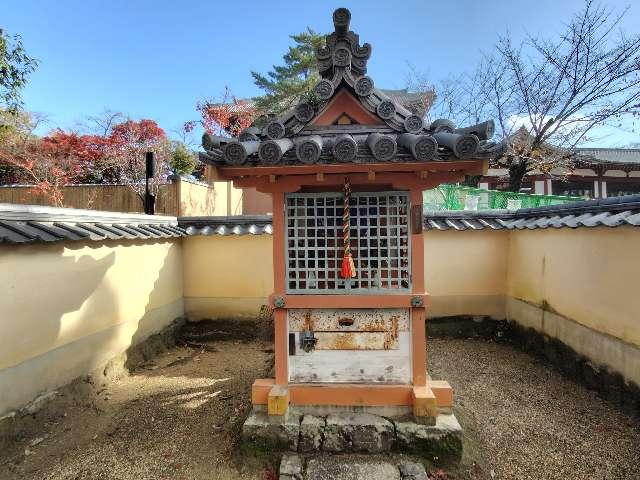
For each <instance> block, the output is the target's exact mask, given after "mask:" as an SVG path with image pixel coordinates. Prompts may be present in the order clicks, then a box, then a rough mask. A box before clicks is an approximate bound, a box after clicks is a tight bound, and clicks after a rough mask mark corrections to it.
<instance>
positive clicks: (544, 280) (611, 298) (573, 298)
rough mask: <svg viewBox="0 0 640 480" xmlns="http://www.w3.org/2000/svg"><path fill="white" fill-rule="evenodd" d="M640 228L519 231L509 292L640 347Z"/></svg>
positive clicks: (513, 238)
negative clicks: (639, 289)
mask: <svg viewBox="0 0 640 480" xmlns="http://www.w3.org/2000/svg"><path fill="white" fill-rule="evenodd" d="M639 246H640V231H638V229H634V228H633V227H618V228H613V229H612V228H607V227H598V228H593V229H589V228H580V229H575V230H574V229H567V228H564V229H558V230H556V229H546V230H532V231H514V232H512V234H511V236H510V242H509V259H508V264H509V269H508V275H507V295H508V296H510V297H512V298H515V299H517V300H521V301H524V302H527V303H530V304H532V305H534V306H536V307H539V308H542V309H543V310H545V311H548V312H551V313H554V314H556V315H560V316H562V317H566V318H569V319H572V320H573V321H575V322H577V323H579V324H581V325H584V326H585V327H587V328H590V329H592V330H594V331H596V332H599V333H603V334H606V335H611V336H613V337H615V338H618V339H620V340H622V341H625V342H628V343H631V344H633V345H636V346H640V295H638V285H637V282H638V275H639V272H640V248H638V247H639Z"/></svg>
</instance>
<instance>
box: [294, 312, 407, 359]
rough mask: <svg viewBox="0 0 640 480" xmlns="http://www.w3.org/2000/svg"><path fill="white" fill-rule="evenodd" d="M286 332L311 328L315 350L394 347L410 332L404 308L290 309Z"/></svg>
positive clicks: (393, 348)
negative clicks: (399, 338)
mask: <svg viewBox="0 0 640 480" xmlns="http://www.w3.org/2000/svg"><path fill="white" fill-rule="evenodd" d="M287 315H288V326H289V332H304V331H311V332H313V334H314V337H315V338H316V344H315V349H316V350H395V349H398V348H399V343H398V336H399V333H400V332H408V331H409V310H408V309H403V308H372V309H368V308H352V309H332V308H323V309H291V310H289V311H288V314H287Z"/></svg>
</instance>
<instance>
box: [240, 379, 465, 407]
mask: <svg viewBox="0 0 640 480" xmlns="http://www.w3.org/2000/svg"><path fill="white" fill-rule="evenodd" d="M274 385H275V380H274V379H273V378H258V379H256V380H255V381H254V382H253V385H252V387H251V403H252V404H253V405H268V402H269V393H270V392H271V389H272V388H273V386H274ZM425 385H426V386H427V387H428V388H429V389H430V390H431V392H432V393H433V395H434V396H435V399H436V404H437V406H438V408H439V409H444V410H447V409H450V408H451V407H452V406H453V389H452V388H451V385H449V383H448V382H445V381H444V380H428V381H427V382H426V384H425ZM287 388H288V391H289V402H290V404H291V405H305V404H306V403H304V402H307V401H310V402H314V401H315V402H317V403H309V404H310V405H336V404H337V403H336V402H341V403H340V404H342V405H363V404H365V405H366V404H372V405H371V406H375V405H377V404H378V402H380V405H382V406H386V405H405V406H412V405H413V403H414V388H415V387H414V386H413V385H384V384H335V383H333V384H323V383H316V384H296V383H290V384H289V385H288V387H287ZM418 388H419V387H418ZM418 391H419V390H418ZM334 393H338V394H340V398H337V399H335V400H334V398H333V397H332V395H333V394H334ZM314 395H315V397H314ZM310 398H311V400H310ZM314 398H315V400H313V399H314ZM366 399H368V401H367V400H366ZM323 401H325V402H327V403H321V402H323Z"/></svg>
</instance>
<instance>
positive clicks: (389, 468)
mask: <svg viewBox="0 0 640 480" xmlns="http://www.w3.org/2000/svg"><path fill="white" fill-rule="evenodd" d="M279 478H280V480H362V479H367V480H427V478H428V477H427V472H426V471H425V468H424V466H422V465H421V464H420V463H417V462H413V461H410V460H407V459H403V458H401V457H400V458H399V457H394V456H390V457H386V458H380V457H377V456H365V455H331V456H328V455H323V456H312V457H309V458H306V459H305V458H303V457H301V456H299V455H296V454H292V453H287V454H284V455H283V457H282V461H281V463H280V477H279Z"/></svg>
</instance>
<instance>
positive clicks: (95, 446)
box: [0, 340, 273, 480]
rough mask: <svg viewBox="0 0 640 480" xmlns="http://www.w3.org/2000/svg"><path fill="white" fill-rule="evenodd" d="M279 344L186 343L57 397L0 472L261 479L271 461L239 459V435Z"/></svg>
mask: <svg viewBox="0 0 640 480" xmlns="http://www.w3.org/2000/svg"><path fill="white" fill-rule="evenodd" d="M213 349H215V351H212V350H213ZM271 349H272V345H271V344H270V343H268V342H261V341H256V340H252V341H250V342H242V341H237V340H235V341H221V342H208V343H207V348H206V349H194V348H188V347H178V348H174V349H172V350H170V351H168V352H165V353H163V354H160V355H158V356H157V357H155V358H154V359H153V360H152V361H151V362H149V363H147V364H145V365H144V366H142V367H141V368H139V369H137V370H136V371H134V372H133V373H132V374H131V375H130V376H128V377H125V378H123V379H121V380H118V381H117V382H115V383H112V384H110V385H109V386H108V387H106V388H103V389H98V390H97V392H99V394H97V395H95V396H92V395H78V396H77V397H78V398H79V399H78V398H76V399H73V400H72V401H69V399H68V398H67V399H65V398H57V399H56V400H55V401H54V402H52V403H54V404H53V405H49V406H48V407H47V409H46V410H47V411H48V413H46V414H45V413H44V412H43V413H39V414H38V417H40V418H39V419H40V420H41V421H42V425H41V426H40V429H39V430H38V429H36V430H34V431H33V432H32V433H31V434H30V435H29V436H28V437H27V438H25V439H24V440H23V441H21V442H19V443H18V444H17V445H14V446H13V448H9V450H8V451H5V452H3V453H2V454H0V479H2V480H5V479H7V480H9V479H16V480H17V479H21V480H22V479H24V480H26V479H60V480H61V479H69V480H71V479H74V480H75V479H78V480H79V479H101V480H106V479H114V480H115V479H117V480H134V479H135V480H142V479H154V480H155V479H198V480H200V479H207V480H209V479H211V480H213V479H225V480H226V479H229V480H230V479H234V480H236V479H263V478H264V475H263V474H264V470H265V467H266V465H265V464H264V463H263V462H262V461H259V460H252V459H249V460H244V459H241V458H239V455H238V454H237V448H236V445H235V442H236V439H237V438H238V432H239V428H240V426H241V424H242V420H243V419H244V416H245V414H246V412H247V409H248V408H249V406H250V402H251V400H250V398H251V384H252V383H253V380H254V378H256V377H260V376H265V375H266V373H267V372H268V370H269V368H270V366H271V364H272V358H273V353H272V352H273V351H272V350H271ZM76 390H77V389H76ZM87 390H89V391H93V389H92V388H90V386H87ZM55 403H58V405H56V404H55ZM60 404H62V405H60ZM61 406H64V407H65V408H60V407H61ZM52 412H55V413H52ZM45 415H46V416H45ZM43 416H45V418H42V417H43ZM40 439H42V440H41V441H40V443H37V445H33V446H32V444H33V443H34V442H38V441H39V440H40Z"/></svg>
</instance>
